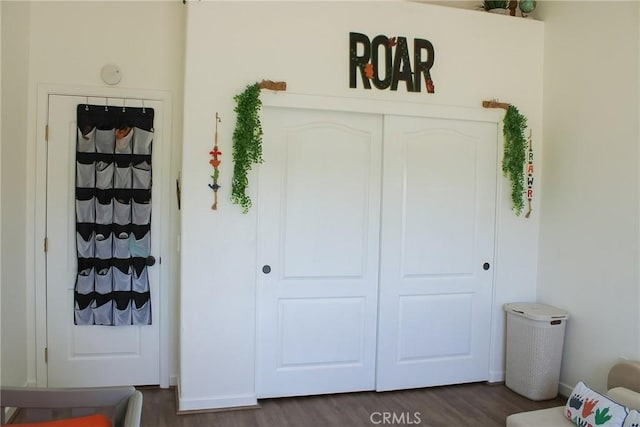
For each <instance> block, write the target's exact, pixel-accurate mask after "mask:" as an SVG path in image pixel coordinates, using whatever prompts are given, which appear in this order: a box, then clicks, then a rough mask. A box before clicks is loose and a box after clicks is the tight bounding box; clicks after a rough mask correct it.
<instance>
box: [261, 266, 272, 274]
mask: <svg viewBox="0 0 640 427" xmlns="http://www.w3.org/2000/svg"><path fill="white" fill-rule="evenodd" d="M262 272H263V273H264V274H269V273H271V266H270V265H263V266H262Z"/></svg>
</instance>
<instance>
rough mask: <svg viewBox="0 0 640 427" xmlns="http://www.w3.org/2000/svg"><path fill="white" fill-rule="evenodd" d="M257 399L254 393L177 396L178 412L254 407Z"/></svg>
mask: <svg viewBox="0 0 640 427" xmlns="http://www.w3.org/2000/svg"><path fill="white" fill-rule="evenodd" d="M178 396H179V394H178ZM256 405H258V399H257V398H256V395H255V394H239V395H234V396H215V397H208V398H207V397H205V398H198V399H183V398H182V397H178V412H185V411H207V410H212V409H232V408H243V407H248V408H251V407H255V406H256Z"/></svg>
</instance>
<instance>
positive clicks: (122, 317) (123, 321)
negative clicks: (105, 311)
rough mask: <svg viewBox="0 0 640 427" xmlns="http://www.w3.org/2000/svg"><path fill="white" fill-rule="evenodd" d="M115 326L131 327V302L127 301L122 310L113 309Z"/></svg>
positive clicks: (118, 308) (116, 307)
mask: <svg viewBox="0 0 640 427" xmlns="http://www.w3.org/2000/svg"><path fill="white" fill-rule="evenodd" d="M113 325H114V326H121V325H131V300H127V303H126V305H125V306H124V307H123V308H122V309H121V308H120V307H118V306H117V304H116V306H115V307H114V308H113Z"/></svg>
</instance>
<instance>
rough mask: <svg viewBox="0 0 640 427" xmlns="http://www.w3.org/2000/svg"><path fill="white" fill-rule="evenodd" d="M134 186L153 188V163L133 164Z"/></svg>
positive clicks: (137, 187)
mask: <svg viewBox="0 0 640 427" xmlns="http://www.w3.org/2000/svg"><path fill="white" fill-rule="evenodd" d="M133 188H136V189H142V190H147V189H149V188H151V165H150V164H149V163H147V162H142V163H138V164H135V165H133Z"/></svg>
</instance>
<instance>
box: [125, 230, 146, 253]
mask: <svg viewBox="0 0 640 427" xmlns="http://www.w3.org/2000/svg"><path fill="white" fill-rule="evenodd" d="M129 252H130V253H131V256H132V257H137V258H146V257H148V256H149V255H151V232H150V231H147V233H146V234H145V235H144V236H142V237H141V238H140V239H138V238H136V236H135V234H133V233H132V234H131V237H130V238H129Z"/></svg>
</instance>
